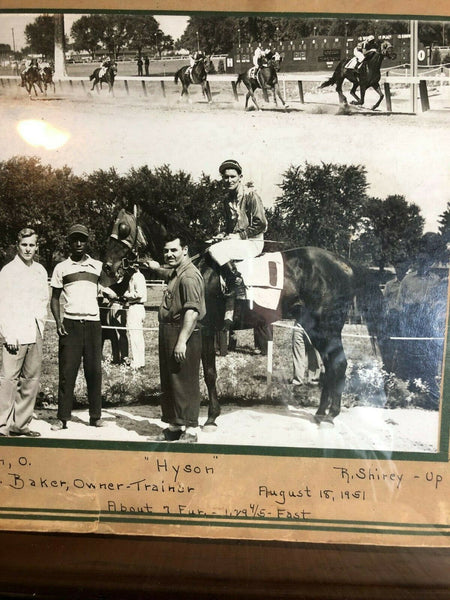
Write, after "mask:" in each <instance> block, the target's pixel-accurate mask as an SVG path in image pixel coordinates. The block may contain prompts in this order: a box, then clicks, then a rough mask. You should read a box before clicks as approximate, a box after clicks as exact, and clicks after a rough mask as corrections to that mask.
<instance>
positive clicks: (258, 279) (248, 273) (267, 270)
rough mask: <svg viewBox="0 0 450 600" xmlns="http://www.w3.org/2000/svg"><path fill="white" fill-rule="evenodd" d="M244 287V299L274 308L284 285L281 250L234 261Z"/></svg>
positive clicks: (264, 306)
mask: <svg viewBox="0 0 450 600" xmlns="http://www.w3.org/2000/svg"><path fill="white" fill-rule="evenodd" d="M235 262H236V266H237V269H238V271H239V273H240V274H241V277H242V279H243V281H244V285H245V289H246V300H247V301H249V302H250V308H252V307H253V303H255V304H258V305H259V306H262V307H263V308H267V309H270V310H276V309H277V307H278V304H279V301H280V296H281V290H282V289H283V285H284V263H283V258H282V256H281V252H267V253H265V254H260V255H259V256H257V257H256V258H246V259H244V260H240V261H235Z"/></svg>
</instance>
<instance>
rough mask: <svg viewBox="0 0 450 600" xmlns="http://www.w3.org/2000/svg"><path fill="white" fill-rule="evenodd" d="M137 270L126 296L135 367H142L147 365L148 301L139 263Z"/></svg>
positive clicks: (135, 265) (133, 364) (135, 268)
mask: <svg viewBox="0 0 450 600" xmlns="http://www.w3.org/2000/svg"><path fill="white" fill-rule="evenodd" d="M133 268H134V270H135V272H134V273H133V275H132V276H131V279H130V283H129V285H128V290H127V291H126V292H125V294H124V298H125V299H126V300H127V302H128V304H129V308H128V317H127V326H128V336H129V338H130V348H131V357H132V367H133V369H141V368H142V367H144V366H145V341H144V329H143V327H144V319H145V306H144V304H145V302H147V284H146V283H145V277H144V275H143V274H142V273H141V272H140V270H139V265H138V264H137V263H135V264H134V265H133Z"/></svg>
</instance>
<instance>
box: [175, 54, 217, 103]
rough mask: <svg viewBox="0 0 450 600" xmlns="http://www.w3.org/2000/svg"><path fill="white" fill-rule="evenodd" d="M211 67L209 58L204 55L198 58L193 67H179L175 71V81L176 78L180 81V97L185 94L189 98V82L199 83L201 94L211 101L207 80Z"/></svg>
mask: <svg viewBox="0 0 450 600" xmlns="http://www.w3.org/2000/svg"><path fill="white" fill-rule="evenodd" d="M210 69H211V58H210V57H209V56H205V57H204V58H200V59H199V60H198V61H197V62H196V63H195V65H194V66H193V67H189V66H187V65H186V66H184V67H181V69H179V70H178V71H177V72H176V73H175V79H174V81H175V83H178V80H179V81H180V83H181V97H183V96H186V97H187V98H188V100H189V91H188V87H189V86H190V85H191V83H195V84H199V85H201V86H202V92H203V95H204V96H205V97H206V98H207V99H208V102H212V96H211V89H210V87H209V82H208V80H207V77H208V73H209V71H210Z"/></svg>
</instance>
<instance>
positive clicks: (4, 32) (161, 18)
mask: <svg viewBox="0 0 450 600" xmlns="http://www.w3.org/2000/svg"><path fill="white" fill-rule="evenodd" d="M37 16H38V15H37V14H19V13H3V14H0V44H9V45H10V46H11V48H13V47H14V45H15V48H16V50H20V49H21V48H23V47H24V46H25V43H26V42H25V27H26V26H27V25H28V23H32V22H33V21H34V20H35V19H36V17H37ZM80 16H81V14H66V15H65V16H64V23H65V32H66V34H67V35H69V33H70V28H71V27H72V24H73V22H74V21H76V20H77V19H79V18H80ZM154 16H155V19H156V20H157V21H158V23H159V25H160V28H161V29H162V31H164V33H165V34H168V35H171V36H172V37H173V39H174V40H176V39H178V38H179V37H180V36H181V35H182V33H183V32H184V30H185V28H186V25H187V21H188V18H189V17H187V16H183V15H154ZM13 30H14V42H13Z"/></svg>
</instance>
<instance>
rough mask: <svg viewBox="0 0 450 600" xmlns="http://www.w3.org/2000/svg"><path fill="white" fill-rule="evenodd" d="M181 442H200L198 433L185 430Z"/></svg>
mask: <svg viewBox="0 0 450 600" xmlns="http://www.w3.org/2000/svg"><path fill="white" fill-rule="evenodd" d="M180 442H183V443H184V444H196V443H197V442H198V437H197V434H196V433H187V432H186V431H184V432H183V433H182V435H181V436H180Z"/></svg>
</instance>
